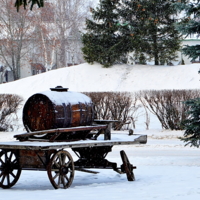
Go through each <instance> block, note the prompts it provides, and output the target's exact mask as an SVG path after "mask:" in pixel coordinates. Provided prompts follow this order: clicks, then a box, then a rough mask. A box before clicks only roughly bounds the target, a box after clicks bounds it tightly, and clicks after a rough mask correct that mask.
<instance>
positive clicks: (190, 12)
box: [177, 0, 200, 60]
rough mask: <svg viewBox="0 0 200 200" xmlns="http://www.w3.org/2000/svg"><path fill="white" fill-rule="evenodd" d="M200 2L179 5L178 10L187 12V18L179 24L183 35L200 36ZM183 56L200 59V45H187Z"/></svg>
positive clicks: (197, 0)
mask: <svg viewBox="0 0 200 200" xmlns="http://www.w3.org/2000/svg"><path fill="white" fill-rule="evenodd" d="M199 2H200V1H199V0H194V1H192V2H188V1H186V2H185V3H179V4H177V8H178V9H179V10H180V11H184V12H185V17H184V18H182V20H181V21H180V22H179V23H178V24H177V28H178V30H179V31H181V32H182V34H183V35H186V36H188V35H191V34H197V35H198V36H199V34H200V21H199V18H200V4H199ZM183 54H185V55H186V56H188V57H189V58H191V60H195V59H196V58H198V57H200V45H193V46H189V45H186V46H185V47H184V48H183Z"/></svg>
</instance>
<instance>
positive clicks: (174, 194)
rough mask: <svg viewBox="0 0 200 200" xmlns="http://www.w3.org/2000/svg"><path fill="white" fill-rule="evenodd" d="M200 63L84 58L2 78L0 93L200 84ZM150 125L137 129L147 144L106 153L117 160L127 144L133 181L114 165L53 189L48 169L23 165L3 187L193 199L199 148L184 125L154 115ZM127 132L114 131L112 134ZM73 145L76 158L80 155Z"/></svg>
mask: <svg viewBox="0 0 200 200" xmlns="http://www.w3.org/2000/svg"><path fill="white" fill-rule="evenodd" d="M199 68H200V65H199V64H192V65H177V66H147V65H134V66H129V65H115V66H113V67H111V68H102V67H101V66H100V65H99V64H94V65H89V64H81V65H77V66H74V67H67V68H62V69H58V70H53V71H49V72H47V73H43V74H40V75H35V76H32V77H29V78H24V79H21V80H18V81H14V82H11V83H6V84H1V85H0V93H14V94H19V95H21V96H22V97H23V98H24V100H25V101H26V100H27V99H28V98H29V97H30V96H31V95H33V94H35V93H41V92H43V91H46V90H49V88H52V87H56V86H58V85H62V86H63V87H67V88H69V91H76V92H81V91H84V92H85V91H140V90H147V89H155V90H160V89H198V88H199V75H198V70H199ZM150 125H151V126H150V130H145V125H144V122H143V118H140V119H139V121H138V122H137V124H136V129H135V130H134V134H144V135H147V136H148V140H147V144H142V145H138V144H137V145H123V146H121V145H115V146H114V147H113V149H112V152H110V153H109V154H108V156H107V157H106V158H107V159H108V160H109V161H111V162H116V163H117V164H118V166H120V165H121V164H122V161H121V158H120V155H119V152H120V150H122V149H123V150H125V152H126V153H127V155H128V157H129V160H130V162H131V163H132V164H133V165H134V166H137V169H135V170H134V174H135V177H136V181H134V182H129V181H127V179H126V175H125V174H121V175H120V174H118V173H116V172H114V171H113V170H108V169H105V170H98V169H97V170H96V169H95V171H99V172H100V173H98V174H88V173H83V172H77V171H76V172H75V178H74V181H73V183H72V185H71V187H70V188H69V189H67V190H63V189H58V190H55V189H54V188H53V187H52V185H51V184H50V181H49V179H48V176H47V173H46V172H45V171H22V174H21V176H20V179H19V180H18V182H17V183H16V185H14V186H13V187H12V188H11V189H8V190H4V189H0V190H1V197H3V198H6V199H7V200H11V199H15V200H25V199H27V198H28V199H29V200H33V199H35V198H38V199H42V200H60V199H64V198H67V199H73V200H79V199H81V200H86V199H87V200H93V199H95V200H102V199H105V200H106V199H111V200H112V199H115V200H118V199H119V200H122V199H126V200H132V199H136V200H154V199H158V200H165V199H167V200H171V199H175V200H190V199H199V198H200V186H199V182H200V159H199V158H200V151H199V149H197V148H194V147H189V146H186V147H185V146H184V143H183V142H182V141H180V140H179V139H178V137H180V136H182V135H183V131H170V130H162V129H161V128H160V124H159V123H158V121H157V120H156V119H155V118H153V119H151V122H150ZM20 132H23V130H22V129H21V130H19V131H17V132H10V133H5V132H0V142H5V141H7V142H11V141H14V138H13V135H16V134H19V133H20ZM120 133H122V134H128V131H119V132H115V131H113V132H112V134H113V135H114V134H116V135H117V134H120ZM67 151H69V152H70V153H71V154H72V156H73V158H74V160H76V159H77V157H76V155H75V154H74V153H73V152H72V151H71V150H70V149H67Z"/></svg>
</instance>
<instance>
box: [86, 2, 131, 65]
mask: <svg viewBox="0 0 200 200" xmlns="http://www.w3.org/2000/svg"><path fill="white" fill-rule="evenodd" d="M117 4H118V0H102V1H100V5H99V7H97V8H96V10H95V9H92V8H91V13H92V18H93V20H89V19H87V20H86V30H87V33H84V34H83V35H82V41H83V45H84V47H83V48H82V51H83V54H84V59H85V60H86V61H87V62H88V63H93V62H95V61H96V62H98V63H100V64H102V65H103V66H104V67H109V66H111V65H113V64H114V63H120V62H123V60H126V59H124V57H126V53H127V51H128V49H127V46H126V44H131V43H132V41H131V40H130V38H129V37H122V35H121V34H120V33H119V31H118V30H119V26H118V18H119V16H118V12H117Z"/></svg>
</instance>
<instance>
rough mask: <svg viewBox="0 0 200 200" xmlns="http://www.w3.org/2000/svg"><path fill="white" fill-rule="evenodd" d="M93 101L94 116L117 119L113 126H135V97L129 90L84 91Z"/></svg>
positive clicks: (116, 127) (119, 127)
mask: <svg viewBox="0 0 200 200" xmlns="http://www.w3.org/2000/svg"><path fill="white" fill-rule="evenodd" d="M85 94H86V95H87V96H89V97H90V98H91V99H92V102H93V103H94V111H95V118H96V119H102V120H118V121H119V122H116V123H114V125H113V128H114V129H115V130H120V129H121V128H122V127H124V128H125V126H126V128H128V127H129V126H132V127H133V128H135V121H136V118H137V117H136V115H135V114H136V111H137V109H138V108H139V106H138V105H136V101H137V98H136V97H135V96H133V94H132V93H130V92H85Z"/></svg>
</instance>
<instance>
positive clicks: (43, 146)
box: [0, 135, 147, 150]
mask: <svg viewBox="0 0 200 200" xmlns="http://www.w3.org/2000/svg"><path fill="white" fill-rule="evenodd" d="M146 142H147V135H135V136H134V137H132V136H128V139H127V140H123V141H120V140H119V139H118V140H100V141H98V140H92V141H91V140H84V141H77V142H62V143H59V142H56V143H50V142H43V143H40V142H38V143H35V142H5V143H2V142H1V143H0V149H29V150H50V149H65V148H80V147H94V146H114V145H133V144H145V143H146Z"/></svg>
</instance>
